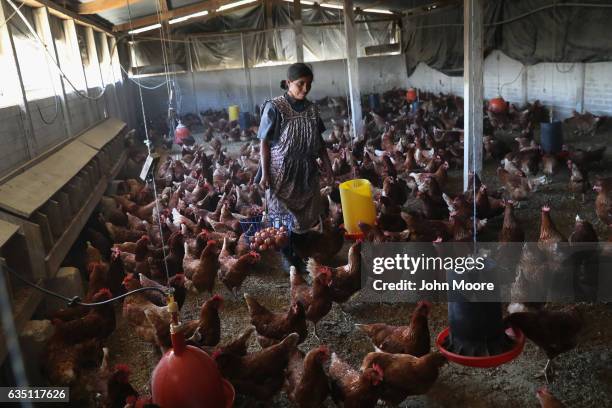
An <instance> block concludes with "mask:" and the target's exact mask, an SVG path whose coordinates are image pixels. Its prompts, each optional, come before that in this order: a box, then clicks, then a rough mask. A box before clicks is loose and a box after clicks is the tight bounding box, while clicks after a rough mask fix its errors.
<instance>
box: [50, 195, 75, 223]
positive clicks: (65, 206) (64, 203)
mask: <svg viewBox="0 0 612 408" xmlns="http://www.w3.org/2000/svg"><path fill="white" fill-rule="evenodd" d="M55 200H56V201H57V202H58V203H59V205H60V210H61V212H62V223H63V226H62V232H64V230H65V229H66V226H67V225H68V224H70V220H71V219H72V214H73V213H74V212H75V211H73V210H72V207H71V206H70V197H69V196H68V193H66V192H65V191H60V192H58V193H57V194H56V195H55Z"/></svg>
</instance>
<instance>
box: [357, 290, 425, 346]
mask: <svg viewBox="0 0 612 408" xmlns="http://www.w3.org/2000/svg"><path fill="white" fill-rule="evenodd" d="M430 310H431V303H429V302H427V301H421V302H419V303H418V304H417V307H416V308H415V309H414V312H413V313H412V317H411V318H410V326H391V325H387V324H384V323H373V324H356V325H355V326H356V327H357V328H358V329H360V330H361V331H363V332H364V333H365V334H366V335H367V336H368V337H369V338H370V340H371V341H372V344H373V345H374V347H375V348H376V349H377V351H384V352H387V353H397V354H411V355H413V356H415V357H421V356H424V355H425V354H427V353H429V350H430V347H431V345H430V335H429V325H428V321H427V316H428V315H429V311H430Z"/></svg>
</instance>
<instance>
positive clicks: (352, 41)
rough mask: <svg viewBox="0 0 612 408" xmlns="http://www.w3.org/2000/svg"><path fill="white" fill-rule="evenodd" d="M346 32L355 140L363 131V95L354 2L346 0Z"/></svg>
mask: <svg viewBox="0 0 612 408" xmlns="http://www.w3.org/2000/svg"><path fill="white" fill-rule="evenodd" d="M344 32H345V36H346V61H347V66H348V83H349V93H350V98H351V100H350V104H349V105H350V107H351V123H352V125H353V139H357V138H358V137H359V135H361V131H362V127H363V126H362V123H361V122H362V116H361V93H360V92H359V66H358V65H359V64H358V61H357V36H356V33H355V13H354V12H353V0H344Z"/></svg>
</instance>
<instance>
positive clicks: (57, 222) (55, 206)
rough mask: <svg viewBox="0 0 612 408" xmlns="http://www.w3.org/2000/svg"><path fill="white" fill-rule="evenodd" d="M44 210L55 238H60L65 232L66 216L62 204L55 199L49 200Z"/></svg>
mask: <svg viewBox="0 0 612 408" xmlns="http://www.w3.org/2000/svg"><path fill="white" fill-rule="evenodd" d="M43 212H44V213H45V214H46V215H47V218H48V219H49V225H50V226H51V232H52V233H53V238H55V239H57V238H59V237H60V236H61V235H62V233H63V232H64V218H63V214H62V209H61V208H60V204H59V203H58V202H57V201H55V200H49V201H47V204H45V206H44V209H43Z"/></svg>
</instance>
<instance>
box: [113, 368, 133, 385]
mask: <svg viewBox="0 0 612 408" xmlns="http://www.w3.org/2000/svg"><path fill="white" fill-rule="evenodd" d="M130 373H131V370H130V367H128V366H127V364H117V365H116V366H115V374H116V375H117V379H118V380H119V381H120V382H122V383H127V382H128V381H129V380H130Z"/></svg>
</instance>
